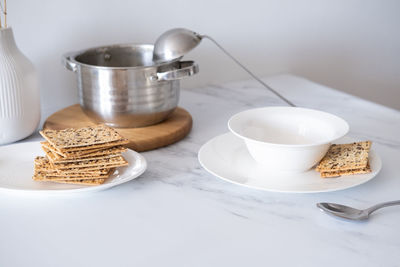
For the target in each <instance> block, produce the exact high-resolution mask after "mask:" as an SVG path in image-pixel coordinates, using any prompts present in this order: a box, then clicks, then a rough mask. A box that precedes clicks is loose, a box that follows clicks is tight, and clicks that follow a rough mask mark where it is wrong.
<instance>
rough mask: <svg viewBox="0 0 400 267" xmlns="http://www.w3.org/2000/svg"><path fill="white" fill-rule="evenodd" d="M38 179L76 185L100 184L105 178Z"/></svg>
mask: <svg viewBox="0 0 400 267" xmlns="http://www.w3.org/2000/svg"><path fill="white" fill-rule="evenodd" d="M40 181H49V182H54V183H62V184H77V185H100V184H103V183H104V182H105V181H106V179H88V180H86V179H81V180H48V179H45V180H40Z"/></svg>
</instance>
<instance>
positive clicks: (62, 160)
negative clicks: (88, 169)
mask: <svg viewBox="0 0 400 267" xmlns="http://www.w3.org/2000/svg"><path fill="white" fill-rule="evenodd" d="M42 149H43V151H44V152H45V153H46V156H47V158H48V159H49V160H50V162H51V163H52V165H53V166H54V165H55V164H57V163H74V162H75V163H76V162H87V161H90V160H101V159H109V158H115V157H120V156H121V153H115V154H107V155H101V154H100V155H95V156H86V157H83V158H73V159H68V158H57V156H56V155H54V154H55V153H54V152H52V151H50V150H48V149H47V148H45V147H42Z"/></svg>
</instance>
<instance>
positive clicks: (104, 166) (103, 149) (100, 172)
mask: <svg viewBox="0 0 400 267" xmlns="http://www.w3.org/2000/svg"><path fill="white" fill-rule="evenodd" d="M40 134H41V135H42V136H43V137H44V138H45V139H46V141H45V142H41V145H42V149H43V151H44V152H45V154H46V157H41V156H39V157H36V159H35V161H34V175H33V180H36V181H50V182H57V183H67V184H79V185H98V184H102V183H104V182H105V180H106V179H107V178H109V177H110V175H112V174H113V173H114V171H115V168H116V167H120V166H126V165H128V162H127V161H126V160H125V159H124V157H123V156H122V154H121V153H122V152H124V151H126V148H125V147H123V145H125V144H128V143H129V141H128V140H126V139H124V138H123V137H122V136H120V135H119V134H118V133H117V132H116V131H115V130H114V129H112V128H110V127H107V126H105V125H98V126H94V127H84V128H80V129H66V130H43V131H41V132H40Z"/></svg>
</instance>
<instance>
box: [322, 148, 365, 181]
mask: <svg viewBox="0 0 400 267" xmlns="http://www.w3.org/2000/svg"><path fill="white" fill-rule="evenodd" d="M370 148H371V141H364V142H358V143H351V144H340V145H337V144H333V145H331V146H330V148H329V150H328V152H327V153H326V155H325V156H324V158H323V159H322V160H321V162H320V163H319V164H318V166H317V168H316V170H317V171H318V172H320V174H321V177H323V178H326V177H339V176H342V175H351V174H362V173H369V172H371V168H370V166H369V159H368V157H369V150H370Z"/></svg>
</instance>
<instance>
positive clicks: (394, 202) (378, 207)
mask: <svg viewBox="0 0 400 267" xmlns="http://www.w3.org/2000/svg"><path fill="white" fill-rule="evenodd" d="M394 205H400V200H395V201H389V202H383V203H380V204H376V205H374V206H372V207H370V208H368V209H367V211H368V214H371V213H372V212H374V211H376V210H378V209H381V208H384V207H389V206H394Z"/></svg>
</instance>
